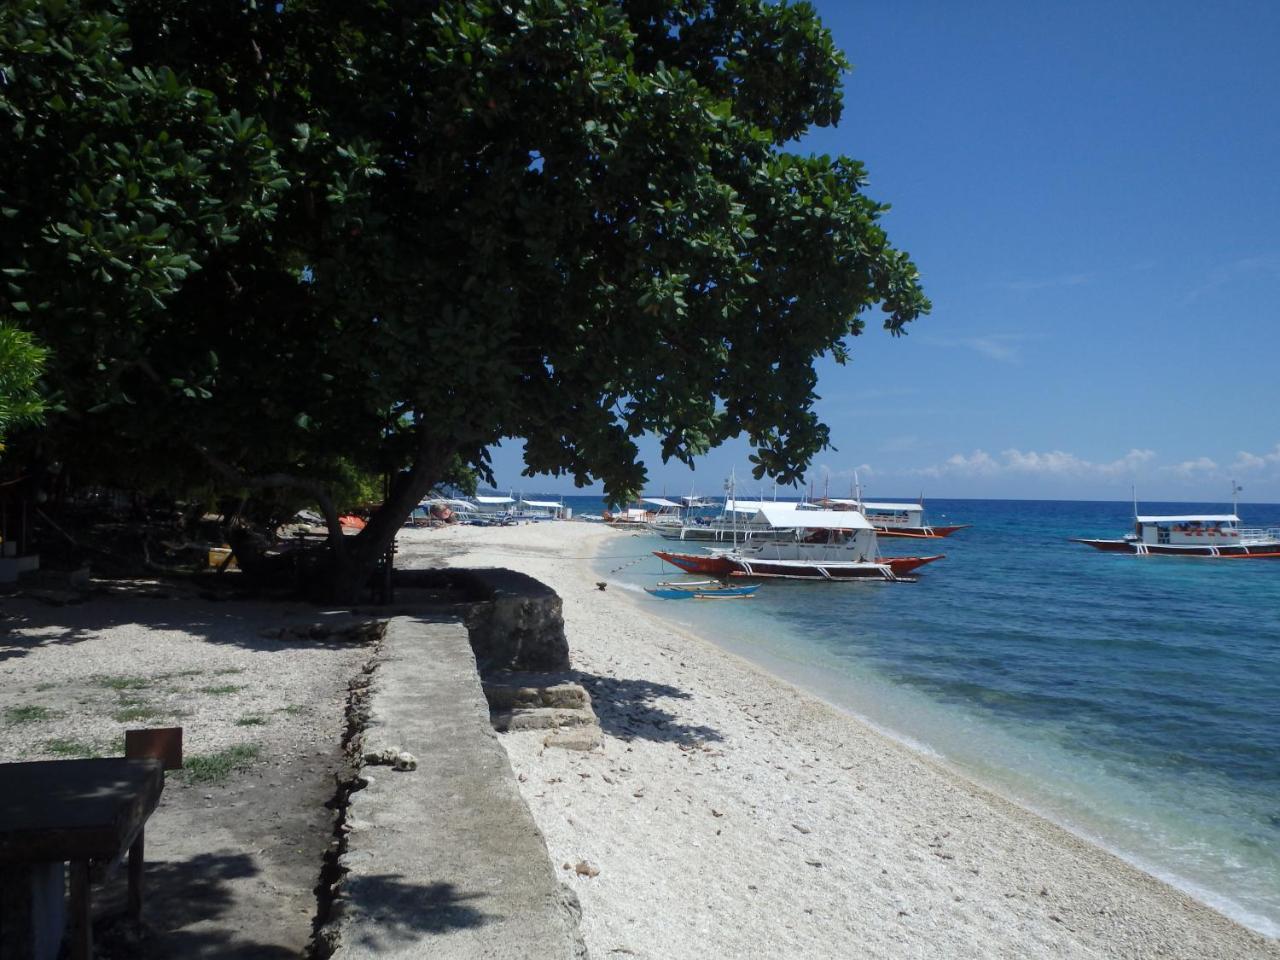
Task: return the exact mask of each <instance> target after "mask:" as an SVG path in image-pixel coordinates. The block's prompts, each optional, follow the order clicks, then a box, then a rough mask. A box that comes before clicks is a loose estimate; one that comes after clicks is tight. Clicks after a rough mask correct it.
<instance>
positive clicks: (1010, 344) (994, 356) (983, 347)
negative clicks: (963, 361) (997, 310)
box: [920, 333, 1030, 363]
mask: <svg viewBox="0 0 1280 960" xmlns="http://www.w3.org/2000/svg"><path fill="white" fill-rule="evenodd" d="M1028 339H1030V338H1029V337H1027V336H1026V335H1025V334H1021V333H987V334H981V335H979V336H976V337H920V342H921V343H926V344H928V345H929V346H932V347H961V348H963V349H965V350H972V351H973V352H974V353H977V354H981V355H982V356H984V357H986V358H987V359H989V360H997V361H999V362H1000V363H1018V362H1020V361H1021V355H1020V354H1019V352H1018V344H1019V343H1022V342H1024V341H1026V340H1028Z"/></svg>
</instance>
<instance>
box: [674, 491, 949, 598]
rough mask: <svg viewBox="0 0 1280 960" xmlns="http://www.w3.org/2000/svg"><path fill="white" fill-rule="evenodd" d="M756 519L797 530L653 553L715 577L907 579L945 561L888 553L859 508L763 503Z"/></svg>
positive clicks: (688, 569)
mask: <svg viewBox="0 0 1280 960" xmlns="http://www.w3.org/2000/svg"><path fill="white" fill-rule="evenodd" d="M756 519H757V520H759V521H761V522H763V523H767V524H768V525H769V526H772V527H773V528H775V529H786V530H792V531H794V533H793V536H792V539H790V540H786V541H783V540H763V539H755V538H752V539H751V540H749V541H748V542H747V543H745V544H742V545H741V546H738V547H735V548H734V549H731V550H713V551H712V552H710V553H707V554H701V555H699V554H689V553H673V552H670V551H666V550H655V551H654V554H655V555H656V556H658V557H659V558H661V559H663V560H665V561H667V562H668V563H670V564H673V565H675V566H677V567H679V568H680V569H682V570H685V571H687V572H689V573H694V574H701V575H703V576H712V577H721V578H724V577H778V578H783V579H788V580H830V581H840V580H903V579H914V578H910V577H907V576H906V575H907V574H910V573H911V572H912V571H913V570H916V569H917V568H919V567H922V566H924V565H925V564H926V563H932V562H933V561H934V560H941V559H942V557H941V555H938V556H932V557H884V556H881V554H880V547H879V544H878V542H877V540H876V530H875V528H874V527H873V526H872V525H871V523H870V522H869V521H868V520H867V518H866V517H864V516H863V515H862V514H861V513H859V512H858V511H856V510H799V509H797V508H795V507H792V506H788V505H783V504H764V505H762V506H761V508H760V511H759V514H758V515H757V517H756Z"/></svg>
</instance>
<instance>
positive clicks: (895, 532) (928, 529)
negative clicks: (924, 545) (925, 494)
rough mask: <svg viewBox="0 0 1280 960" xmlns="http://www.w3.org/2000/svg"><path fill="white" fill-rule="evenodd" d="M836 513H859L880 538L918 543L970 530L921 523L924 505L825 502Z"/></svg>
mask: <svg viewBox="0 0 1280 960" xmlns="http://www.w3.org/2000/svg"><path fill="white" fill-rule="evenodd" d="M824 503H825V504H827V505H829V506H830V508H831V509H835V510H845V509H848V510H860V511H861V512H862V515H863V516H865V517H866V518H867V520H868V521H870V523H871V525H872V526H873V527H875V528H876V533H877V534H879V535H880V536H882V537H915V538H917V539H920V540H936V539H938V538H940V537H949V536H951V535H952V534H953V533H955V532H956V531H957V530H964V529H965V528H966V527H970V526H972V524H969V523H953V524H949V525H947V526H939V525H936V524H929V523H925V522H924V505H923V504H920V503H868V502H866V501H858V500H839V499H828V500H826V501H824Z"/></svg>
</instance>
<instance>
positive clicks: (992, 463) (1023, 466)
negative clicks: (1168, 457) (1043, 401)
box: [908, 449, 1155, 477]
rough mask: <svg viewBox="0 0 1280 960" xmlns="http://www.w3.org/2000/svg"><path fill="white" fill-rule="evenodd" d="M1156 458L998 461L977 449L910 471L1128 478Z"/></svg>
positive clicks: (1013, 456) (1017, 456) (1143, 453)
mask: <svg viewBox="0 0 1280 960" xmlns="http://www.w3.org/2000/svg"><path fill="white" fill-rule="evenodd" d="M1154 458H1155V451H1154V450H1137V449H1134V450H1130V451H1129V452H1128V453H1126V454H1125V455H1124V456H1123V457H1120V458H1119V459H1118V460H1112V461H1110V462H1108V463H1094V462H1092V461H1089V460H1083V459H1081V458H1080V457H1077V456H1076V455H1075V454H1073V453H1066V452H1065V451H1062V450H1050V451H1047V452H1045V453H1039V452H1037V451H1035V450H1028V451H1026V452H1023V451H1021V450H1005V451H1004V452H1002V453H1001V454H1000V456H999V458H998V459H997V458H996V457H993V456H991V454H989V453H987V452H986V451H985V450H975V451H973V453H971V454H968V455H967V456H966V455H965V454H963V453H956V454H953V455H952V456H950V457H948V458H947V460H946V461H945V462H944V463H941V464H936V465H933V466H928V467H922V468H919V469H917V470H911V471H908V472H909V473H913V474H918V475H921V476H926V477H940V476H944V475H957V476H970V477H972V476H983V477H991V476H996V475H997V474H1002V473H1003V474H1008V473H1019V474H1028V475H1035V476H1049V477H1090V476H1092V477H1117V476H1126V475H1129V474H1131V473H1133V472H1134V471H1136V470H1137V469H1138V467H1140V466H1142V465H1143V464H1146V463H1148V462H1149V461H1151V460H1153V459H1154Z"/></svg>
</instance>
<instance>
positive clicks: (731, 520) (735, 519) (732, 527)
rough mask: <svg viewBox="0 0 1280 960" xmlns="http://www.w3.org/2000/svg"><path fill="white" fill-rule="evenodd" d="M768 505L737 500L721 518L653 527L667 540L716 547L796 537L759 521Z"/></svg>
mask: <svg viewBox="0 0 1280 960" xmlns="http://www.w3.org/2000/svg"><path fill="white" fill-rule="evenodd" d="M766 503H768V501H762V500H754V501H745V500H734V499H732V498H731V499H729V500H726V501H725V503H724V508H723V509H722V510H721V511H720V516H718V517H712V518H697V519H692V520H687V521H686V522H685V523H683V524H679V525H676V526H664V527H656V526H655V527H653V528H651V529H653V531H654V533H656V534H658V535H659V536H661V537H662V538H663V539H666V540H699V541H710V542H714V543H733V544H738V543H744V542H746V541H748V540H786V539H790V538H791V537H792V535H793V533H794V531H792V530H783V529H778V528H776V527H772V526H770V525H769V524H768V523H765V522H763V521H761V520H760V519H759V514H760V508H761V507H763V506H765V504H766Z"/></svg>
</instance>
